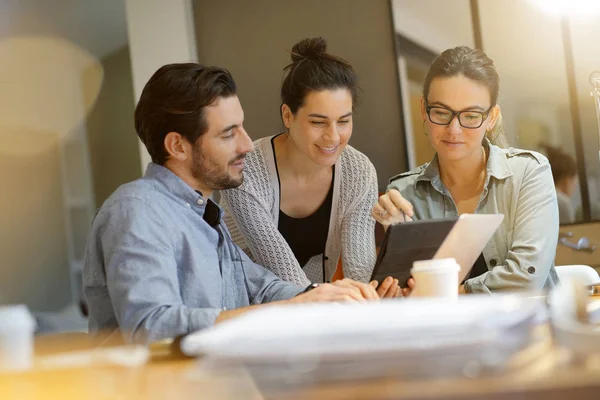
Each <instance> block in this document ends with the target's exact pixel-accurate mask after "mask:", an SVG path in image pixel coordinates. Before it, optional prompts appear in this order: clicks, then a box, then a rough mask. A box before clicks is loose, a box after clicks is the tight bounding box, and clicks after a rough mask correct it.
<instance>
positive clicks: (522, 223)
mask: <svg viewBox="0 0 600 400" xmlns="http://www.w3.org/2000/svg"><path fill="white" fill-rule="evenodd" d="M558 228H559V223H558V205H557V200H556V191H555V189H554V182H553V179H552V173H551V170H550V164H548V162H547V161H543V162H539V163H538V162H533V161H532V162H531V163H529V165H528V169H527V170H526V171H525V175H524V177H523V181H522V183H521V187H520V190H519V196H518V204H517V207H516V217H515V222H514V227H513V242H512V247H511V248H510V249H509V250H508V255H507V257H506V260H505V262H504V263H503V264H502V265H497V266H495V267H494V268H493V269H492V270H491V271H489V272H486V273H484V274H482V275H480V276H478V277H476V278H473V279H469V280H467V281H466V282H465V291H467V292H485V293H490V292H492V291H497V290H515V289H542V288H543V287H544V284H545V283H546V281H547V279H548V275H549V273H550V269H551V268H552V266H553V265H554V257H555V254H556V246H557V241H558Z"/></svg>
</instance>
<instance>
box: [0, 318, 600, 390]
mask: <svg viewBox="0 0 600 400" xmlns="http://www.w3.org/2000/svg"><path fill="white" fill-rule="evenodd" d="M537 334H538V335H539V338H540V341H539V342H538V344H537V345H536V346H533V347H532V348H531V349H529V350H528V351H527V352H524V354H523V355H522V357H521V359H519V360H517V361H515V362H516V365H515V366H514V367H513V368H511V372H508V373H505V374H503V375H501V376H495V377H488V378H478V379H468V378H453V379H436V380H426V381H402V380H393V379H380V380H376V381H365V382H350V383H348V382H347V383H343V384H330V385H322V386H318V387H312V388H302V389H297V390H293V391H286V392H284V393H282V392H279V393H269V394H268V395H264V393H263V394H261V393H260V392H259V390H258V389H257V388H256V386H255V385H254V383H253V381H252V380H251V379H250V378H249V377H248V376H247V375H245V374H243V373H242V374H237V375H235V376H214V375H211V376H207V375H204V374H202V373H201V372H199V370H198V369H197V368H196V362H195V361H194V360H191V359H185V358H178V357H176V356H173V355H171V354H170V353H169V351H168V348H167V347H155V348H153V349H152V352H151V359H150V361H149V362H148V363H146V364H143V365H140V366H136V367H124V366H115V365H107V364H96V365H83V366H79V367H70V368H61V369H47V368H46V369H44V368H39V360H43V359H44V358H46V359H47V357H50V356H52V355H55V354H59V353H58V352H64V351H67V350H70V351H81V350H85V349H86V348H88V347H89V346H88V344H87V338H86V335H81V334H80V335H55V336H48V337H40V338H37V339H36V367H35V368H34V369H33V370H32V371H28V372H24V373H7V374H0V399H3V400H8V399H32V400H33V399H187V398H190V399H197V398H206V399H263V398H281V397H285V398H286V399H287V398H290V399H309V398H310V399H328V400H330V399H332V400H335V399H436V398H440V399H441V398H443V399H461V400H462V399H480V398H486V399H505V398H506V399H509V398H514V396H515V395H516V394H517V393H518V394H521V395H520V396H519V397H518V398H519V399H544V400H553V399H562V398H565V397H566V396H577V397H581V398H584V397H583V396H589V397H585V398H590V399H591V398H597V397H598V393H600V392H599V390H600V358H598V359H595V358H590V359H588V360H586V361H585V362H581V363H579V364H573V363H567V362H566V359H567V357H566V356H567V354H566V353H565V352H564V351H561V350H559V349H556V348H554V347H552V345H551V340H550V332H549V329H548V327H546V326H544V327H541V329H540V330H539V331H538V332H537Z"/></svg>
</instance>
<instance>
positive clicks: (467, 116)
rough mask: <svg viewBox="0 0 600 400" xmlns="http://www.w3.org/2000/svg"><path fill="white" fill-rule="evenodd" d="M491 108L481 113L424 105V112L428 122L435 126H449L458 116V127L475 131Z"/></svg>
mask: <svg viewBox="0 0 600 400" xmlns="http://www.w3.org/2000/svg"><path fill="white" fill-rule="evenodd" d="M492 107H493V106H492ZM492 107H490V108H488V109H487V111H484V112H481V111H470V110H466V111H452V110H449V109H447V108H444V107H440V106H427V105H426V107H425V111H427V117H428V118H429V120H430V121H431V122H432V123H434V124H436V125H450V122H452V120H453V119H454V117H455V116H458V123H459V124H460V126H462V127H463V128H467V129H477V128H479V127H480V126H481V125H483V121H485V120H486V119H487V117H488V115H489V114H490V111H491V109H492Z"/></svg>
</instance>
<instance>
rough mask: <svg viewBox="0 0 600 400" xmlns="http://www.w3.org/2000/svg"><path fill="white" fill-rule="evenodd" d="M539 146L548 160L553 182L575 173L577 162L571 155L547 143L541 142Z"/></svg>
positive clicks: (570, 176) (572, 175)
mask: <svg viewBox="0 0 600 400" xmlns="http://www.w3.org/2000/svg"><path fill="white" fill-rule="evenodd" d="M541 147H542V148H543V149H544V152H545V153H546V157H548V161H549V162H550V168H551V169H552V177H553V178H554V183H555V184H556V183H557V182H559V181H560V180H562V179H564V178H572V177H574V176H576V175H577V163H576V162H575V159H574V158H573V156H571V155H570V154H569V153H567V152H566V151H564V150H563V149H561V148H559V147H554V146H550V145H549V144H542V145H541Z"/></svg>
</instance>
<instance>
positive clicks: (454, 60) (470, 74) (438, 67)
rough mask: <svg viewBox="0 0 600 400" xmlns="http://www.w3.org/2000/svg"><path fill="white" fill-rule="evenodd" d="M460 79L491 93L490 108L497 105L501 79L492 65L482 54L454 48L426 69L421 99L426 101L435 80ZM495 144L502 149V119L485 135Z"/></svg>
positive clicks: (472, 50)
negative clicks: (477, 84)
mask: <svg viewBox="0 0 600 400" xmlns="http://www.w3.org/2000/svg"><path fill="white" fill-rule="evenodd" d="M457 75H463V76H465V77H466V78H468V79H470V80H472V81H475V82H477V83H480V84H482V85H485V86H486V87H487V88H488V90H489V92H490V102H491V106H495V105H496V104H497V102H498V94H499V91H500V76H499V75H498V71H497V70H496V67H495V66H494V61H492V60H491V59H490V58H489V57H488V56H487V55H486V54H485V53H484V52H483V51H481V50H479V49H471V48H470V47H467V46H459V47H454V48H452V49H448V50H445V51H444V52H443V53H442V54H440V55H439V56H438V57H437V58H436V59H435V60H434V61H433V63H432V64H431V66H430V67H429V71H428V72H427V75H426V76H425V82H424V84H423V98H424V99H425V100H427V96H428V95H429V87H430V86H431V82H432V81H433V80H434V79H435V78H450V77H453V76H457ZM486 135H487V136H488V139H490V141H491V142H492V143H494V144H498V145H505V144H506V139H505V137H504V132H503V131H502V117H501V116H500V117H499V119H498V120H497V121H496V124H495V125H494V129H493V130H492V131H491V132H488V133H487V134H486Z"/></svg>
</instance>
